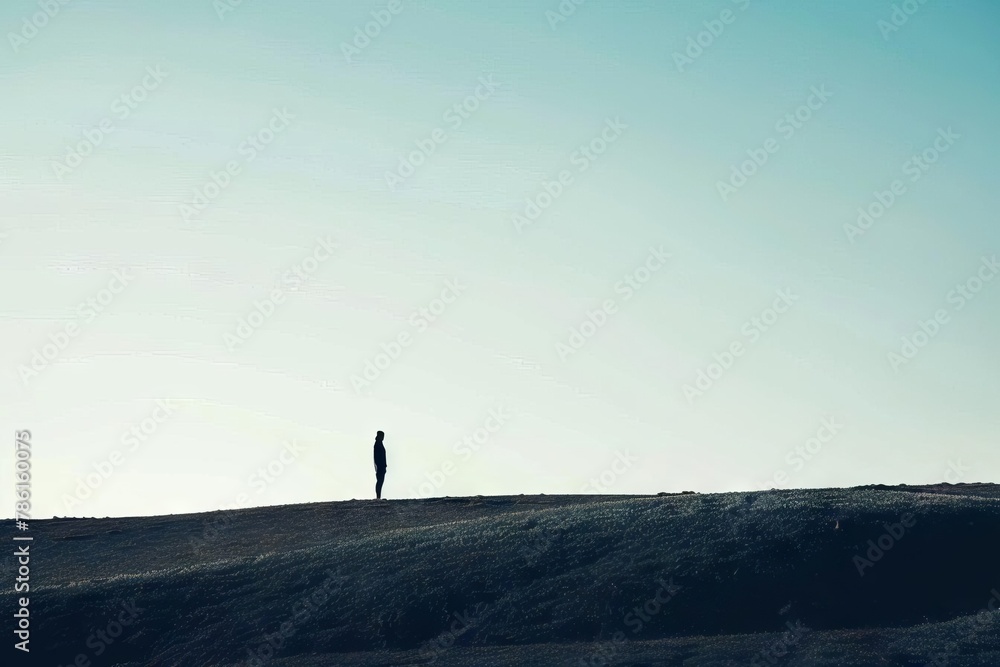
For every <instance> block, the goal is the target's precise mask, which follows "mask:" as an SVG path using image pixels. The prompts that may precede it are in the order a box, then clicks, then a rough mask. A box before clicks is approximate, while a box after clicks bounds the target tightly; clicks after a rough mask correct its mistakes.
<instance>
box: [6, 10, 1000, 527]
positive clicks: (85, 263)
mask: <svg viewBox="0 0 1000 667" xmlns="http://www.w3.org/2000/svg"><path fill="white" fill-rule="evenodd" d="M901 4H903V5H906V7H907V8H909V9H911V10H915V11H912V13H910V14H907V13H906V12H905V11H903V9H900V8H899V7H900V5H901ZM40 6H46V3H44V2H43V3H41V4H36V3H35V2H27V1H22V0H17V1H13V2H8V3H5V4H4V5H3V7H2V8H0V27H2V29H3V30H2V32H3V34H4V35H5V37H4V44H3V45H2V46H0V53H2V55H0V81H2V84H0V85H2V87H3V90H4V93H5V94H4V99H5V104H3V105H0V132H2V141H0V278H2V280H3V282H4V285H5V288H4V289H3V290H2V292H0V329H2V331H3V334H2V335H3V341H4V345H3V346H2V351H0V355H2V368H3V370H4V371H5V372H4V373H3V374H2V375H0V424H2V425H3V429H4V432H5V433H6V434H7V436H6V437H8V438H9V439H10V441H11V444H12V445H14V441H15V440H16V435H15V433H16V432H18V431H21V430H29V431H31V442H32V445H31V451H32V459H31V473H32V482H31V484H32V488H31V494H32V509H31V514H32V516H33V518H46V517H51V516H53V515H55V516H135V515H152V514H175V513H182V512H193V511H208V510H213V509H218V508H220V507H237V506H258V505H276V504H286V503H302V502H314V501H326V500H348V499H352V498H371V497H373V495H374V491H373V485H374V475H373V469H372V442H373V439H374V434H375V431H376V430H380V429H381V430H383V431H385V433H386V437H385V444H386V449H387V453H388V467H389V470H388V475H387V477H386V483H385V488H384V492H383V493H384V496H385V497H387V498H389V499H394V498H414V497H439V496H446V495H450V496H468V495H477V494H478V495H508V494H515V495H516V494H520V493H523V494H538V493H545V494H576V493H622V494H632V493H636V494H642V493H657V492H660V491H667V492H679V491H683V490H693V491H698V492H703V493H704V492H724V491H736V490H755V489H761V488H772V487H774V488H793V487H803V488H804V487H832V486H838V487H840V486H853V485H860V484H870V483H884V484H898V483H912V484H917V483H933V482H942V481H949V482H959V481H961V482H977V481H997V480H998V477H1000V474H998V473H1000V448H998V447H997V438H998V433H1000V411H998V410H997V406H998V404H1000V401H998V399H1000V373H998V370H1000V352H998V350H997V346H996V340H997V334H996V332H997V329H998V325H1000V280H995V279H994V278H995V277H996V274H997V273H998V272H1000V265H998V264H997V260H996V258H997V254H998V252H1000V227H998V225H997V219H996V211H997V210H998V209H1000V189H998V188H997V187H996V185H997V184H996V177H997V175H998V169H997V167H996V156H997V155H998V154H1000V150H998V149H1000V127H998V125H997V123H996V119H997V118H998V117H1000V93H998V89H997V87H996V83H997V81H998V74H1000V43H998V42H997V40H996V37H995V36H996V31H997V28H998V27H1000V7H998V6H996V5H995V4H992V3H989V2H987V1H986V0H975V1H969V2H961V3H960V2H949V1H947V0H935V1H934V2H927V3H925V4H919V3H917V2H913V3H912V5H911V4H910V3H898V2H897V3H894V2H890V1H888V0H876V1H875V2H862V1H861V0H851V1H849V2H832V1H830V0H827V1H823V2H816V3H808V4H794V5H792V4H790V3H780V4H779V3H765V2H763V1H761V0H736V1H733V0H713V1H712V2H695V1H694V0H686V1H676V2H657V1H655V0H623V1H621V2H605V1H602V0H587V1H586V2H584V3H583V4H581V5H579V6H576V5H574V4H573V3H572V2H569V1H567V2H564V3H562V7H563V8H564V9H563V12H564V14H565V15H564V14H560V2H558V1H557V0H547V1H544V2H529V1H527V0H505V1H504V2H499V1H497V2H484V3H460V2H454V1H451V2H450V1H446V0H419V1H410V0H394V1H392V2H390V1H389V0H379V1H367V0H365V1H360V0H357V1H355V2H351V3H329V4H327V3H319V2H304V1H302V0H293V1H291V2H286V3H280V4H278V3H266V2H263V1H261V0H243V2H242V3H236V2H232V1H230V0H218V1H217V2H214V3H213V2H212V1H211V0H176V1H174V2H171V3H169V4H165V3H158V2H152V1H151V0H141V1H135V0H132V1H130V2H125V1H124V0H117V1H112V0H72V1H71V2H67V3H66V4H65V5H63V4H60V3H59V2H58V1H56V2H54V3H53V5H52V6H53V7H57V9H55V10H53V9H51V8H50V10H49V11H50V13H51V14H52V15H51V16H46V15H45V14H43V13H42V12H43V10H42V9H40ZM894 6H895V7H896V9H894ZM566 7H575V10H574V11H573V12H572V13H569V12H568V11H566V10H565V8H566ZM379 20H381V22H382V23H383V24H384V25H379V24H378V23H377V21H379ZM32 21H34V22H35V23H34V24H32ZM39 25H40V26H41V27H37V26H39ZM366 29H367V30H368V31H369V32H370V33H371V34H373V35H375V36H374V37H368V36H366V35H365V34H364V31H365V30H366ZM536 207H537V208H536ZM864 212H867V215H868V216H870V217H866V216H863V215H861V214H862V213H864ZM911 346H912V347H911ZM143 429H145V430H143ZM12 449H13V447H12ZM4 469H5V471H6V472H5V473H4V474H3V479H4V480H7V481H6V482H5V483H4V485H3V489H2V491H0V498H2V499H3V502H4V506H5V507H6V508H8V509H7V510H5V513H4V516H12V509H11V508H12V507H13V506H14V502H15V497H14V482H13V457H11V458H9V459H8V463H7V464H5V465H4Z"/></svg>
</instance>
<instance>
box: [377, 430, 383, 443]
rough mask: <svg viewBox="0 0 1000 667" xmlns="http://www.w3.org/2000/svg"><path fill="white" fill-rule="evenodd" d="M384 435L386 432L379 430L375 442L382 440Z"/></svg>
mask: <svg viewBox="0 0 1000 667" xmlns="http://www.w3.org/2000/svg"><path fill="white" fill-rule="evenodd" d="M384 437H385V433H383V432H382V431H379V432H378V433H376V434H375V442H382V438H384Z"/></svg>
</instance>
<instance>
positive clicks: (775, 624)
mask: <svg viewBox="0 0 1000 667" xmlns="http://www.w3.org/2000/svg"><path fill="white" fill-rule="evenodd" d="M31 534H32V535H34V537H35V541H34V543H33V544H32V547H31V568H32V569H31V613H32V623H33V625H32V628H33V632H32V642H31V646H32V649H33V650H32V653H31V658H32V660H31V662H30V663H26V662H24V661H19V662H18V663H17V664H46V665H69V664H72V662H73V661H74V660H75V659H77V656H78V655H80V654H83V655H85V656H86V658H87V659H88V660H90V661H91V664H92V665H94V666H95V667H99V666H104V665H107V666H110V665H128V666H130V667H131V666H136V667H137V666H140V665H141V666H143V667H146V666H153V667H158V666H164V667H165V666H170V667H173V666H174V665H179V666H183V667H193V666H197V665H219V666H222V665H247V664H252V665H261V664H264V665H269V666H274V667H291V666H293V665H294V666H296V667H299V666H307V665H308V666H316V667H319V666H328V665H344V666H352V667H353V666H358V667H360V666H362V665H365V666H369V665H371V666H373V665H380V666H390V665H423V664H431V663H432V662H433V664H435V665H441V666H449V665H454V666H463V667H464V666H468V667H473V666H475V667H480V666H488V665H546V666H552V665H567V666H569V665H602V664H612V665H633V666H639V665H644V666H649V665H685V666H688V665H690V666H694V665H706V666H709V665H711V666H717V667H722V666H725V665H772V664H773V665H787V666H789V667H791V666H801V665H925V664H939V665H945V664H947V665H949V666H952V667H959V666H971V665H982V666H987V665H989V666H995V665H1000V623H998V618H1000V613H997V612H992V611H990V609H991V608H992V609H1000V606H998V602H1000V592H998V591H1000V559H998V546H1000V538H998V536H1000V487H998V486H995V485H977V484H967V485H955V486H952V485H940V486H934V487H902V486H899V487H883V486H879V487H863V488H855V489H823V490H795V491H771V492H755V493H730V494H712V495H699V494H684V495H663V496H652V497H650V496H508V497H475V498H444V499H431V500H398V501H392V500H390V501H387V502H386V501H383V502H375V501H349V502H334V503H322V504H310V505H291V506H284V507H267V508H256V509H249V510H237V511H232V512H225V513H223V512H215V513H210V514H188V515H176V516H161V517H145V518H128V519H53V520H50V521H35V522H33V523H32V529H31ZM869 540H871V542H869ZM8 563H9V559H8ZM8 568H9V564H8ZM8 580H10V577H9V578H8ZM12 597H13V593H12V592H11V589H10V588H9V587H8V588H6V590H5V591H4V605H5V606H4V609H14V608H15V604H14V600H13V599H12ZM991 599H993V600H996V602H991ZM125 609H131V612H126V611H124V610H125ZM130 614H131V615H130ZM120 618H121V619H124V620H128V621H131V622H130V624H129V625H125V626H121V625H118V619H120ZM133 619H134V620H133ZM282 630H284V632H285V634H286V636H284V637H283V636H282V634H281V633H282ZM98 631H100V632H101V633H103V638H102V635H101V634H97V633H98ZM119 631H120V634H116V633H118V632H119ZM616 633H617V634H616ZM268 636H270V640H271V643H270V644H268ZM251 652H253V654H255V655H256V656H258V657H257V659H256V660H251ZM18 657H21V656H18ZM935 657H936V658H937V660H938V662H937V663H933V662H932V661H933V660H935Z"/></svg>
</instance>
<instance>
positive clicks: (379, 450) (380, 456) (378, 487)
mask: <svg viewBox="0 0 1000 667" xmlns="http://www.w3.org/2000/svg"><path fill="white" fill-rule="evenodd" d="M384 437H385V433H383V432H382V431H379V432H378V433H376V434H375V498H376V499H381V498H382V482H384V481H385V471H386V466H385V446H384V445H383V444H382V438H384Z"/></svg>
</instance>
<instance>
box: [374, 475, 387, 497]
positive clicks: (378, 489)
mask: <svg viewBox="0 0 1000 667" xmlns="http://www.w3.org/2000/svg"><path fill="white" fill-rule="evenodd" d="M384 481H385V471H384V470H378V471H376V472H375V499H376V500H378V499H381V498H382V483H383V482H384Z"/></svg>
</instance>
